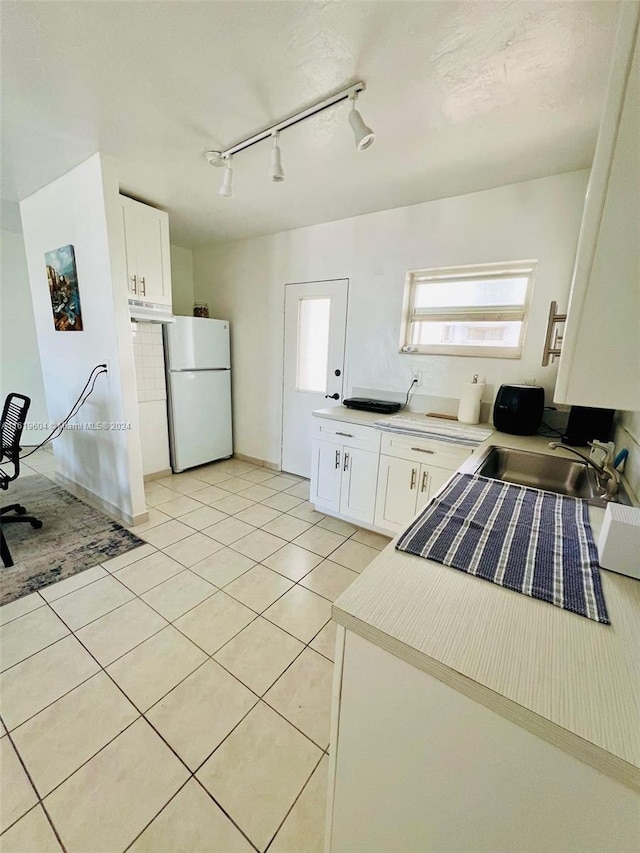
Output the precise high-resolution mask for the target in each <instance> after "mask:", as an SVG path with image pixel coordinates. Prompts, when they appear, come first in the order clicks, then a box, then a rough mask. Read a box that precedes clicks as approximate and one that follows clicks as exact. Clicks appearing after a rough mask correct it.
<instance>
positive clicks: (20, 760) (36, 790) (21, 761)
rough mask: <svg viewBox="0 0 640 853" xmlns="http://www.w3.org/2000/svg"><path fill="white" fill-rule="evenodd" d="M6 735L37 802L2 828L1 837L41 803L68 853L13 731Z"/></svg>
mask: <svg viewBox="0 0 640 853" xmlns="http://www.w3.org/2000/svg"><path fill="white" fill-rule="evenodd" d="M6 736H7V738H8V739H9V743H10V744H11V746H12V747H13V750H14V752H15V754H16V756H17V758H18V761H19V762H20V764H21V766H22V769H23V770H24V772H25V774H26V776H27V779H28V780H29V783H30V785H31V787H32V788H33V790H34V793H35V795H36V799H37V802H36V803H35V804H34V805H33V806H32V807H31V808H30V809H27V811H26V812H25V813H24V814H23V815H21V816H20V817H19V818H18V819H17V820H15V821H14V822H13V823H12V824H10V825H9V826H7V827H5V829H3V830H2V833H1V834H0V838H2V836H3V835H4V834H5V833H6V832H8V831H9V830H10V829H11V827H13V826H16V825H17V823H18V821H20V820H22V818H24V817H26V816H27V815H28V814H29V812H31V811H33V809H34V808H37V807H38V806H39V805H40V806H42V811H43V812H44V814H45V817H46V818H47V821H48V822H49V825H50V826H51V829H52V831H53V834H54V835H55V837H56V839H57V841H58V844H59V845H60V847H61V848H62V850H63V851H64V853H67V848H66V847H65V846H64V844H63V843H62V838H61V837H60V833H59V832H58V830H57V828H56V826H55V824H54V823H53V820H52V818H51V815H50V814H49V811H48V809H47V808H46V806H45V804H44V802H43V800H42V797H41V796H40V793H39V792H38V789H37V788H36V785H35V782H34V781H33V778H32V776H31V773H29V770H28V769H27V765H26V764H25V762H24V759H23V758H22V756H21V755H20V752H19V750H18V747H17V746H16V744H15V743H14V740H13V738H12V737H11V732H10V731H9V729H7V733H6Z"/></svg>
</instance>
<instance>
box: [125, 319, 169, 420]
mask: <svg viewBox="0 0 640 853" xmlns="http://www.w3.org/2000/svg"><path fill="white" fill-rule="evenodd" d="M131 335H132V338H133V357H134V361H135V365H136V383H137V386H138V402H139V403H148V402H150V401H151V400H166V399H167V384H166V380H165V375H164V347H163V345H162V326H161V325H160V324H159V323H133V322H132V323H131Z"/></svg>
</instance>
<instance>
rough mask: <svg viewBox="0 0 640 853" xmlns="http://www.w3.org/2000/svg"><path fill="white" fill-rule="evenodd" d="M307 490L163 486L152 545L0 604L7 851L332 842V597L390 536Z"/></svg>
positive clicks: (288, 852) (190, 478) (275, 477)
mask: <svg viewBox="0 0 640 853" xmlns="http://www.w3.org/2000/svg"><path fill="white" fill-rule="evenodd" d="M29 469H32V470H33V472H36V471H37V472H38V473H42V474H45V475H46V476H53V473H54V471H55V460H54V459H53V457H52V456H51V454H50V453H47V452H45V451H38V453H36V454H34V455H33V456H32V457H30V463H29V467H28V468H27V469H26V470H25V472H24V473H25V474H28V473H29V472H30V471H29ZM308 495H309V486H308V482H306V481H304V480H302V479H301V478H299V477H292V476H290V475H288V474H287V475H284V474H277V473H274V472H271V471H268V470H267V469H264V468H259V467H256V466H253V465H250V464H248V463H246V462H241V461H238V460H227V461H224V462H219V463H214V464H212V465H208V466H204V467H202V468H199V469H195V470H193V471H189V472H188V473H185V474H179V475H173V476H170V477H163V478H162V479H161V480H157V481H153V482H151V483H148V484H147V502H148V506H149V509H150V512H149V521H148V522H146V523H145V524H142V525H139V526H138V527H137V528H132V529H133V530H134V532H135V533H137V534H138V535H139V536H140V538H141V539H144V540H145V541H146V542H147V544H145V545H144V546H142V547H140V548H137V549H136V550H134V551H131V552H129V553H128V554H125V555H123V556H121V557H117V558H115V559H114V560H110V561H109V562H107V563H105V564H103V566H101V567H96V568H95V569H90V570H88V571H86V572H83V573H81V574H79V575H75V576H74V577H72V578H69V579H67V580H65V581H62V582H60V583H58V584H55V585H53V586H50V587H48V588H47V589H44V590H42V592H40V593H38V592H36V593H33V594H31V595H29V596H27V597H25V598H23V599H20V600H19V601H17V602H13V603H12V604H8V605H6V606H5V607H3V608H1V609H0V626H1V627H0V641H1V643H2V647H1V648H2V651H1V657H0V663H1V667H0V668H1V670H2V671H1V673H0V717H1V719H2V722H3V728H2V729H1V730H0V731H1V732H2V736H1V737H0V757H1V760H2V792H1V793H2V797H1V800H0V831H2V833H3V834H2V835H1V836H0V849H1V850H2V853H49V851H56V850H57V851H60V849H61V848H62V849H63V850H65V851H68V853H94V851H105V853H119V851H125V850H130V851H132V853H144V851H148V853H187V851H188V853H197V852H198V851H203V853H204V851H210V853H234V851H238V853H240V851H247V852H248V853H250V851H252V850H259V851H266V850H267V849H268V850H269V851H271V853H320V851H322V850H323V838H324V812H325V798H326V787H327V766H328V759H327V753H328V747H329V718H330V693H331V678H332V666H333V664H332V660H333V649H334V646H335V633H336V630H335V623H333V622H331V621H330V619H331V602H332V601H333V599H334V598H335V597H336V596H337V595H339V594H340V593H341V592H342V590H344V589H345V588H346V587H347V586H348V585H349V584H350V583H351V582H352V581H353V580H354V579H355V578H356V577H357V573H358V572H361V571H362V570H363V569H364V568H365V567H366V566H367V565H368V564H369V562H370V561H371V560H372V559H373V558H374V557H375V556H376V554H377V553H378V551H379V550H380V549H381V548H383V547H384V546H385V545H386V544H387V543H388V541H389V540H388V539H386V538H385V537H383V536H380V535H378V534H375V533H371V532H370V531H366V530H359V529H357V528H355V527H353V526H352V525H350V524H346V523H344V522H342V521H338V520H337V519H333V518H329V517H326V516H324V515H322V514H321V513H318V512H316V511H315V510H314V509H313V507H312V505H311V504H309V502H308ZM7 732H8V733H7Z"/></svg>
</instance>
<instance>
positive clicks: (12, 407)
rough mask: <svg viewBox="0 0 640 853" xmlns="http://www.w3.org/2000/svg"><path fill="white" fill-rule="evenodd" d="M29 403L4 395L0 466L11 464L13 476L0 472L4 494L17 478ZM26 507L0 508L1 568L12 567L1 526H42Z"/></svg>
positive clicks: (22, 399) (26, 400) (21, 396)
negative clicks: (19, 524) (6, 463)
mask: <svg viewBox="0 0 640 853" xmlns="http://www.w3.org/2000/svg"><path fill="white" fill-rule="evenodd" d="M30 405H31V400H30V398H29V397H25V396H24V394H8V395H7V399H6V400H5V401H4V409H3V410H2V421H1V422H0V438H1V442H2V454H1V455H0V464H3V463H5V461H6V462H9V463H10V464H12V465H13V474H11V475H9V474H7V473H6V472H5V471H3V470H0V489H4V490H5V491H6V490H7V489H8V488H9V483H11V482H12V481H13V480H17V478H18V477H19V476H20V451H21V449H22V448H21V447H20V437H21V435H22V430H23V429H24V422H25V418H26V416H27V412H28V411H29V406H30ZM8 512H15V513H16V514H15V515H9V516H6V517H5V513H8ZM26 512H27V510H26V507H23V506H21V505H20V504H10V505H9V506H3V507H2V508H0V516H1V518H0V557H2V562H3V563H4V565H5V568H9V566H12V565H13V559H12V558H11V552H10V551H9V547H8V545H7V543H6V540H5V538H4V533H3V531H2V526H4V525H5V524H16V523H17V522H19V521H26V522H28V523H29V524H30V525H31V526H32V527H35V528H39V527H42V522H41V521H40V519H39V518H35V517H34V516H32V515H26V514H25V513H26Z"/></svg>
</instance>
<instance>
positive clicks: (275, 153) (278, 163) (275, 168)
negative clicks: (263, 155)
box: [269, 132, 284, 183]
mask: <svg viewBox="0 0 640 853" xmlns="http://www.w3.org/2000/svg"><path fill="white" fill-rule="evenodd" d="M279 136H280V134H279V133H278V132H276V133H274V134H273V148H272V149H271V168H270V169H269V174H270V175H271V180H272V181H277V182H278V183H279V182H280V181H284V169H283V168H282V156H281V153H280V146H279V145H278V138H279Z"/></svg>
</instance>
